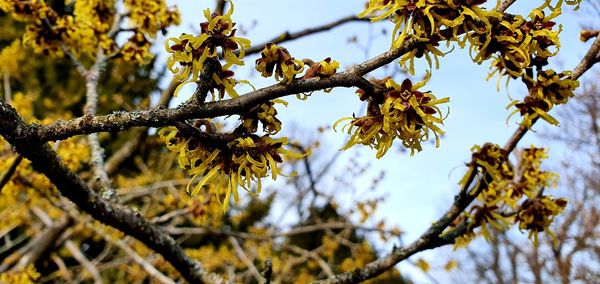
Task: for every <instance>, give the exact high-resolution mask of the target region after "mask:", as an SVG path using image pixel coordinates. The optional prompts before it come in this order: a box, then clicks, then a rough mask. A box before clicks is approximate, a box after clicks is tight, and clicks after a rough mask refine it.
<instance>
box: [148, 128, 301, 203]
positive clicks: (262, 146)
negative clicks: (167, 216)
mask: <svg viewBox="0 0 600 284" xmlns="http://www.w3.org/2000/svg"><path fill="white" fill-rule="evenodd" d="M211 131H212V129H211V128H210V127H208V128H207V131H206V132H203V135H208V136H206V137H204V138H206V139H200V138H201V137H192V136H188V135H186V134H183V133H182V132H180V131H178V130H177V128H174V127H167V128H163V129H161V130H160V131H159V133H158V134H159V135H160V136H161V137H162V138H163V139H164V140H165V142H166V145H167V148H168V149H169V150H170V151H172V152H175V153H178V161H179V165H180V167H182V168H186V169H188V171H189V174H190V175H191V176H192V178H191V180H190V182H189V183H188V185H187V189H186V190H187V192H188V193H190V194H192V195H196V194H198V193H199V192H200V191H201V190H202V189H204V188H205V187H206V188H208V190H209V191H210V192H211V193H212V194H214V195H215V196H216V197H217V201H218V202H219V204H221V207H222V209H223V210H224V211H225V210H227V208H228V206H229V201H230V198H231V195H233V198H234V200H235V201H236V202H237V201H238V199H239V195H238V188H239V187H242V188H243V189H245V190H246V191H248V192H256V193H260V191H261V188H262V186H261V180H262V179H263V178H265V177H268V176H269V175H271V177H272V178H273V180H275V179H276V178H277V176H279V175H280V174H281V173H280V172H279V169H278V165H279V164H280V163H282V162H283V158H284V157H286V156H289V157H299V156H302V155H300V154H297V153H294V152H291V151H288V150H286V149H285V148H284V146H285V145H287V144H288V141H287V138H280V139H273V138H271V137H269V136H267V135H265V136H257V135H244V136H241V137H237V138H229V137H221V136H219V135H218V134H215V133H211ZM199 133H200V132H199ZM209 137H212V138H213V139H208V138H209ZM214 139H216V140H217V141H215V140H214ZM254 184H256V191H252V186H253V185H254Z"/></svg>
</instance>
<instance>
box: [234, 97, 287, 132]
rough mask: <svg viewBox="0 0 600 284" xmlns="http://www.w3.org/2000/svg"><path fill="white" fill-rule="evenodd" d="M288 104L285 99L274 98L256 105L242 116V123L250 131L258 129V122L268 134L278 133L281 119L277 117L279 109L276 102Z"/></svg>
mask: <svg viewBox="0 0 600 284" xmlns="http://www.w3.org/2000/svg"><path fill="white" fill-rule="evenodd" d="M277 103H279V104H283V105H284V106H287V102H286V101H284V100H280V99H277V100H273V101H269V102H266V103H263V104H260V105H259V106H257V107H255V108H254V109H252V110H251V111H249V112H248V113H246V114H244V115H243V116H242V117H241V120H242V125H243V127H244V128H245V129H246V131H247V132H249V133H255V132H256V131H257V130H258V122H260V123H261V124H262V126H263V131H265V132H266V133H268V134H271V135H273V134H277V133H278V132H279V131H280V130H281V121H280V120H279V119H278V118H277V117H276V115H277V110H276V109H275V104H277Z"/></svg>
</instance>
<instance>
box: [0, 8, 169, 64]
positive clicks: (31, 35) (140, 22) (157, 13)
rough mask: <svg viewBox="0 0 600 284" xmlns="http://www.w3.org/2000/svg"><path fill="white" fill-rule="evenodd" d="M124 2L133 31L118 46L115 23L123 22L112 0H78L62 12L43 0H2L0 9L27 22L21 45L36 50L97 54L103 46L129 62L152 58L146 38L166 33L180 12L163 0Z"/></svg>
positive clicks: (91, 55) (78, 55) (50, 52)
mask: <svg viewBox="0 0 600 284" xmlns="http://www.w3.org/2000/svg"><path fill="white" fill-rule="evenodd" d="M68 2H71V1H68ZM124 5H125V7H126V8H127V9H128V13H127V16H128V17H129V19H130V21H131V23H132V27H131V28H128V30H131V31H133V32H134V35H133V36H132V37H130V39H129V40H128V41H127V42H126V43H125V44H124V45H123V47H122V48H119V47H118V46H117V44H116V43H115V41H114V35H115V33H116V32H119V28H120V27H118V26H115V25H119V24H120V21H116V20H117V19H119V18H118V16H117V10H116V1H114V0H109V1H100V0H78V1H74V3H73V10H72V13H67V14H61V15H59V14H58V13H57V12H56V11H54V10H53V9H52V7H51V6H50V5H49V4H48V3H46V2H45V1H41V0H32V1H19V0H2V1H0V9H2V10H3V11H4V12H7V13H10V14H11V15H12V16H13V18H14V19H16V20H18V21H22V22H25V23H26V31H25V34H24V35H23V44H25V45H27V46H30V47H32V48H33V50H34V51H35V52H36V53H43V54H46V55H52V56H59V57H60V56H63V55H64V52H65V51H68V52H70V53H72V54H73V55H74V56H75V57H81V56H86V57H89V58H95V57H96V55H97V54H98V52H99V51H101V52H102V53H103V54H105V55H108V56H120V57H122V58H123V59H124V60H127V61H129V60H134V61H135V62H138V63H140V64H144V63H148V62H149V60H150V59H151V58H152V55H151V54H150V52H149V48H150V43H149V41H148V39H146V37H155V34H156V33H157V32H158V31H162V32H165V31H166V28H167V27H168V26H170V25H172V24H178V23H179V13H178V12H177V11H176V10H175V9H169V8H167V6H166V3H165V2H164V1H136V0H129V1H125V2H124ZM111 32H112V33H111Z"/></svg>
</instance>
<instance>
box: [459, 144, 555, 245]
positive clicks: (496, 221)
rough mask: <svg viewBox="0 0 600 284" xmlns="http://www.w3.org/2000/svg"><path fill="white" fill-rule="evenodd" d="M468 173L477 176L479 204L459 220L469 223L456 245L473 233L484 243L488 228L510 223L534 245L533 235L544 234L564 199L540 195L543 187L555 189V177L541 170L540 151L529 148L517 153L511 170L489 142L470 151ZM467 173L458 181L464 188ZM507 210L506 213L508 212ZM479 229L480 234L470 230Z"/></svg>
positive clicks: (503, 154) (542, 151)
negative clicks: (478, 176)
mask: <svg viewBox="0 0 600 284" xmlns="http://www.w3.org/2000/svg"><path fill="white" fill-rule="evenodd" d="M473 151H474V152H473V159H472V161H471V163H470V164H469V165H470V167H471V170H476V171H477V172H478V173H479V174H481V178H480V181H479V184H478V185H477V186H476V187H475V188H481V189H482V190H481V192H477V194H478V195H477V199H478V200H479V202H480V204H477V205H474V206H473V207H472V208H471V211H470V212H469V213H466V214H465V215H464V216H463V218H466V219H467V220H469V226H468V231H467V233H466V234H464V235H463V236H461V238H460V239H458V240H457V243H456V245H457V246H462V245H465V244H467V243H468V242H469V241H470V240H471V239H473V238H475V236H476V235H477V234H481V235H483V236H484V237H485V238H486V239H487V240H490V239H491V238H492V235H491V234H490V232H489V228H488V227H489V226H491V227H492V228H494V229H495V230H500V231H502V230H505V229H506V228H508V226H509V225H511V224H516V223H518V224H519V228H520V229H521V230H527V231H529V237H530V238H531V239H532V240H533V241H534V243H537V234H538V233H539V232H547V233H548V235H550V236H551V237H553V236H554V235H553V234H552V232H550V230H548V227H549V226H550V225H551V224H552V220H553V219H554V216H556V215H558V214H559V213H560V212H562V209H563V208H564V207H565V206H566V200H564V199H555V198H552V197H548V196H545V195H542V194H541V193H542V192H543V189H545V188H546V187H551V186H556V183H557V180H558V175H557V174H555V173H552V172H547V171H543V170H541V168H540V167H541V164H542V160H543V159H546V158H547V157H548V155H547V151H546V150H545V149H542V148H535V147H531V148H528V149H523V150H522V151H521V154H520V157H519V160H518V162H519V163H518V167H516V168H513V167H511V166H510V163H509V161H508V156H507V152H506V151H505V150H503V149H502V148H500V146H498V145H494V144H491V143H488V144H485V145H484V146H483V147H479V146H475V147H474V148H473ZM471 174H472V172H471V171H469V172H467V174H466V175H465V178H464V179H463V180H462V181H461V183H462V186H463V187H464V185H465V181H466V179H467V178H468V177H469V176H471ZM509 210H510V211H509ZM477 227H479V228H480V232H479V233H475V232H474V229H475V228H477Z"/></svg>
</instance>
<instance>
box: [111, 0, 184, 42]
mask: <svg viewBox="0 0 600 284" xmlns="http://www.w3.org/2000/svg"><path fill="white" fill-rule="evenodd" d="M123 4H124V5H125V8H126V9H127V10H128V12H129V21H130V22H131V25H132V27H133V28H135V29H136V30H137V32H139V33H144V34H148V35H155V34H156V33H157V32H159V31H161V32H162V33H163V34H166V28H167V27H169V26H171V25H178V24H179V22H180V21H181V20H180V18H179V11H177V9H174V8H168V7H167V5H166V3H165V1H164V0H159V1H156V0H125V1H123Z"/></svg>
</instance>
